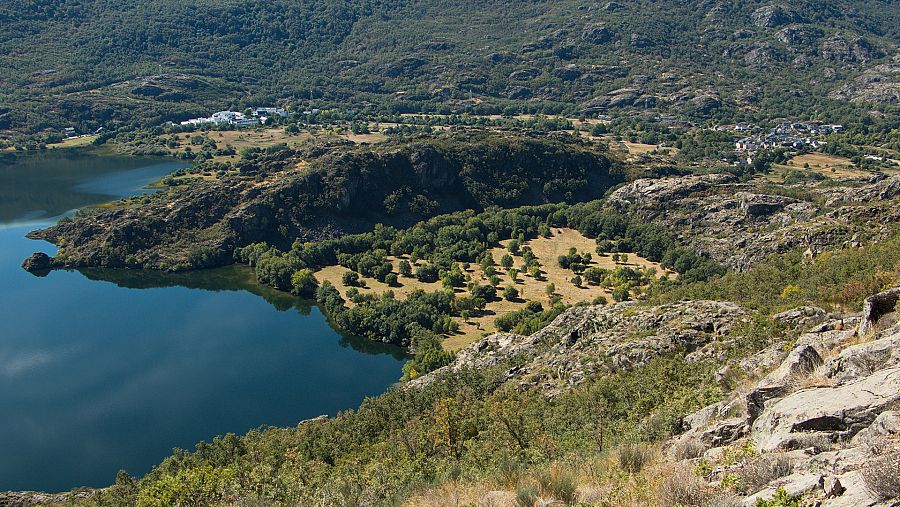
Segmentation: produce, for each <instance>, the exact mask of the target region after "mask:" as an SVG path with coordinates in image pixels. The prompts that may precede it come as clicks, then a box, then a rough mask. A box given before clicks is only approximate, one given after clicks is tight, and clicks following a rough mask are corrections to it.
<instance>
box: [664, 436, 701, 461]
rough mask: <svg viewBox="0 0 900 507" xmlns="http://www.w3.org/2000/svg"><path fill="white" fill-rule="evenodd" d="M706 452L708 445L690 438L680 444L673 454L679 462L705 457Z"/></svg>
mask: <svg viewBox="0 0 900 507" xmlns="http://www.w3.org/2000/svg"><path fill="white" fill-rule="evenodd" d="M704 452H706V445H705V444H704V443H703V442H701V441H700V439H698V438H693V437H692V438H688V439H685V440H683V441H680V442H678V443H677V444H676V445H675V449H673V451H672V454H673V456H674V457H675V459H677V460H678V461H682V460H687V459H694V458H699V457H700V456H703V453H704Z"/></svg>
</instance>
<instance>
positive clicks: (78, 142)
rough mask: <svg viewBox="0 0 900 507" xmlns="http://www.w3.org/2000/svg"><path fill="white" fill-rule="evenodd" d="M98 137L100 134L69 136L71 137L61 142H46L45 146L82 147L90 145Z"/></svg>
mask: <svg viewBox="0 0 900 507" xmlns="http://www.w3.org/2000/svg"><path fill="white" fill-rule="evenodd" d="M98 137H100V136H96V135H94V136H79V137H73V138H71V139H65V140H63V141H61V142H58V143H54V144H48V145H47V148H49V149H54V148H81V147H84V146H90V144H91V143H93V142H94V140H95V139H97V138H98Z"/></svg>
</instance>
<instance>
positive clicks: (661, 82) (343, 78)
mask: <svg viewBox="0 0 900 507" xmlns="http://www.w3.org/2000/svg"><path fill="white" fill-rule="evenodd" d="M0 23H2V25H3V26H4V28H5V30H4V34H3V35H0V49H2V51H0V54H2V55H3V56H0V69H2V72H0V92H2V96H3V99H2V105H0V107H2V109H0V129H3V128H12V129H18V130H22V129H26V130H40V129H42V128H46V127H58V126H60V125H63V124H67V123H78V122H79V121H80V122H82V123H83V125H84V127H85V128H87V127H89V126H90V127H94V126H100V125H107V126H114V125H117V124H121V123H125V124H132V123H137V124H141V123H145V124H157V123H159V122H160V121H162V120H164V119H179V118H183V117H187V116H190V115H191V114H195V113H198V112H201V111H208V110H209V109H211V108H220V107H226V106H235V107H238V106H241V105H246V104H250V103H260V102H267V101H273V100H276V99H287V100H290V101H295V100H308V99H309V98H310V97H312V98H313V100H315V101H317V102H316V103H317V104H329V105H338V104H339V105H341V106H343V107H348V108H358V107H364V106H365V104H368V103H372V104H374V105H375V107H377V108H379V109H383V110H400V111H419V110H425V111H429V110H431V111H434V110H440V109H463V108H469V109H472V110H475V111H478V110H479V108H480V109H481V110H483V111H484V112H491V111H500V110H502V109H503V108H504V107H507V106H510V105H511V106H513V107H515V108H517V109H521V108H525V109H530V110H545V111H553V110H569V111H573V112H574V111H578V110H587V111H594V112H596V111H597V110H605V109H607V108H610V107H611V108H613V109H615V108H618V107H622V106H625V107H631V106H637V107H648V106H649V107H659V108H661V109H673V110H676V111H684V112H688V113H691V114H701V115H710V114H719V115H733V114H735V113H736V111H738V110H741V111H750V112H753V111H754V110H760V109H762V110H766V112H767V113H770V114H775V115H778V114H777V113H779V112H782V113H784V114H785V115H787V114H799V113H800V112H805V113H809V112H812V111H814V110H815V106H816V104H828V103H829V100H830V99H828V97H829V95H831V96H833V97H835V98H837V99H847V98H851V99H852V98H860V97H861V98H865V99H867V100H871V101H876V102H877V101H882V102H888V103H891V102H894V103H895V102H896V101H897V97H896V95H895V94H893V93H892V92H891V89H892V87H890V86H887V87H886V88H885V87H884V86H883V85H884V82H885V81H884V80H885V79H887V80H888V83H890V82H895V81H891V80H896V66H897V62H896V61H895V60H894V59H893V58H894V56H895V55H896V48H897V44H898V40H900V30H898V28H897V27H898V26H900V7H898V6H897V4H896V2H890V1H877V0H869V1H862V0H829V1H827V2H810V1H802V0H794V1H790V2H781V3H777V4H772V3H767V2H759V1H753V2H738V1H735V0H728V1H726V0H721V1H710V0H689V1H679V0H656V1H639V2H622V3H619V2H609V3H606V4H603V3H597V2H594V1H587V0H563V1H552V2H551V1H541V0H535V1H531V2H513V1H510V0H504V1H499V2H489V3H487V2H475V1H471V0H469V1H462V2H446V1H440V0H392V1H362V0H355V1H351V0H328V1H320V2H309V1H306V2H297V1H287V0H279V1H274V2H238V1H234V0H203V1H201V2H194V3H192V5H191V6H185V5H183V4H181V3H179V2H175V1H173V0H156V1H154V2H137V1H135V0H128V1H124V2H112V1H110V0H42V1H36V0H27V1H26V0H14V1H10V2H5V3H4V5H3V6H0ZM867 69H868V70H871V69H876V70H875V71H874V72H876V73H878V75H879V76H882V78H883V79H880V80H877V79H876V80H874V81H876V82H879V83H881V88H880V91H875V92H872V91H871V90H870V89H869V88H871V86H869V85H871V83H872V82H873V79H872V78H871V77H869V78H867V79H866V78H863V83H862V84H861V85H860V84H859V83H856V86H853V84H854V83H855V81H854V80H856V79H857V78H860V76H861V75H862V72H863V71H864V70H867ZM867 83H868V84H867ZM623 88H624V89H626V92H620V93H617V94H613V95H608V92H611V91H615V90H621V89H623ZM786 92H790V93H789V94H788V95H785V93H786ZM774 98H777V99H778V102H779V105H778V109H779V110H780V111H779V110H776V108H774V107H773V106H769V105H768V104H769V101H771V100H772V99H774Z"/></svg>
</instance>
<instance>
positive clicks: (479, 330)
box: [315, 229, 673, 350]
mask: <svg viewBox="0 0 900 507" xmlns="http://www.w3.org/2000/svg"><path fill="white" fill-rule="evenodd" d="M551 232H552V236H551V237H550V238H537V239H534V240H530V241H527V242H526V243H525V246H528V247H530V248H531V249H532V251H533V252H534V255H535V257H537V259H538V261H539V262H540V263H541V265H542V267H541V270H542V272H543V274H542V276H541V279H535V278H532V277H530V276H526V275H524V274H519V275H518V278H517V281H516V282H513V281H512V280H511V279H510V277H509V274H508V273H506V270H505V269H503V268H502V267H501V266H499V261H500V259H501V258H502V257H503V255H504V254H506V253H508V251H507V249H506V245H507V244H508V241H507V242H503V244H502V246H499V247H496V248H494V249H492V250H491V254H492V255H493V256H494V260H495V261H496V262H497V263H498V265H497V266H496V269H497V276H498V277H499V278H500V285H499V289H500V290H502V288H503V287H506V286H514V287H515V288H516V289H518V290H519V299H518V300H516V301H507V300H505V299H498V300H495V301H492V302H490V303H488V305H487V307H486V308H485V311H484V312H483V313H480V314H478V315H475V316H472V317H471V318H470V319H469V320H468V321H466V322H463V321H462V319H457V322H458V324H459V331H458V332H457V333H456V334H454V335H452V336H450V337H448V338H447V339H446V340H444V348H445V349H447V350H459V349H461V348H463V347H465V346H466V345H469V344H470V343H472V342H474V341H476V340H478V339H480V338H481V337H482V336H484V335H485V334H489V333H493V332H495V331H496V327H495V326H494V321H495V320H496V319H497V318H498V317H500V316H501V315H505V314H506V313H509V312H513V311H516V310H520V309H522V308H523V307H524V305H525V303H526V302H527V301H539V302H540V303H541V304H542V305H544V307H545V308H549V307H550V296H549V295H548V294H547V285H548V284H550V283H553V285H554V286H555V288H556V291H555V294H556V295H557V296H559V297H560V298H561V300H562V302H564V303H566V304H570V305H571V304H575V303H578V302H581V301H593V300H594V299H595V298H597V297H598V296H603V297H605V298H606V299H607V301H612V296H611V295H610V293H609V291H608V290H606V289H604V288H603V287H599V286H590V285H587V284H585V285H584V286H583V287H576V286H575V285H574V284H573V283H572V281H571V278H572V276H573V274H572V272H571V271H569V270H566V269H563V268H561V267H559V264H558V263H557V258H558V257H559V256H560V255H563V254H566V253H568V251H569V248H571V247H575V248H576V249H577V250H578V251H579V252H591V253H592V254H593V256H594V259H593V261H592V262H591V264H590V266H594V267H601V268H606V269H614V268H615V267H616V264H615V263H614V262H613V261H612V258H611V257H610V256H605V257H600V256H598V255H596V253H595V252H594V249H595V248H596V243H595V241H594V240H592V239H590V238H587V237H585V236H584V235H582V234H581V233H580V232H578V231H576V230H574V229H553V230H552V231H551ZM404 258H405V257H404ZM404 258H398V257H388V260H389V261H390V262H391V264H392V265H393V266H394V271H395V272H397V271H398V270H399V268H398V266H399V264H400V261H401V259H404ZM405 259H406V260H409V259H408V258H405ZM513 260H514V263H513V267H515V268H522V267H523V266H524V260H523V259H522V257H520V256H516V257H514V258H513ZM423 263H424V261H419V262H418V263H416V266H419V265H422V264H423ZM623 265H627V266H632V267H635V266H643V267H653V268H656V270H657V273H658V274H659V275H660V276H662V275H663V274H668V275H670V276H671V275H672V274H673V273H670V272H669V273H667V272H666V270H664V269H663V268H662V266H660V265H659V264H657V263H653V262H650V261H648V260H646V259H642V258H640V257H638V256H637V255H635V254H629V255H628V263H627V264H623ZM413 270H415V266H414V267H413ZM347 271H349V269H347V268H345V267H343V266H328V267H326V268H323V269H320V270H319V271H317V272H316V273H315V276H316V279H317V280H318V281H319V283H322V282H324V281H329V282H331V284H332V285H334V286H335V287H336V288H337V289H338V291H340V293H341V296H343V297H344V299H345V300H347V290H348V289H349V287H345V286H344V285H343V284H342V283H341V277H342V276H343V275H344V273H346V272H347ZM466 273H467V274H468V275H469V276H471V277H472V280H473V281H475V282H477V283H480V284H486V283H488V281H487V278H486V277H485V276H484V272H483V270H482V269H481V267H480V266H478V265H476V264H472V265H471V267H470V268H469V269H468V270H467V271H466ZM362 280H363V281H364V282H365V284H366V287H364V288H359V291H360V292H362V293H370V294H381V293H383V292H385V291H388V290H392V291H394V294H396V296H397V297H398V298H400V299H402V298H404V297H406V296H407V295H408V294H409V293H410V292H412V291H414V290H416V289H422V290H425V291H428V292H432V291H436V290H440V289H442V288H443V287H442V285H441V283H440V282H434V283H422V282H420V281H418V280H416V279H414V278H404V277H400V279H399V286H398V287H389V286H388V285H386V284H384V283H382V282H379V281H377V280H375V279H372V278H362ZM465 292H466V291H465V289H464V288H457V289H456V293H457V294H460V295H461V294H464V293H465ZM349 304H352V303H349Z"/></svg>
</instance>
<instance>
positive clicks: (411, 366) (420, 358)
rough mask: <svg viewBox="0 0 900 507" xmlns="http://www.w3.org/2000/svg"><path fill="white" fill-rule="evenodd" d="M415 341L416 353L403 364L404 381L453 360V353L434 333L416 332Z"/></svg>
mask: <svg viewBox="0 0 900 507" xmlns="http://www.w3.org/2000/svg"><path fill="white" fill-rule="evenodd" d="M413 342H414V346H413V348H414V350H415V353H414V354H415V355H414V356H413V358H412V359H411V360H409V361H407V362H406V364H404V365H403V381H409V380H412V379H414V378H416V377H418V376H420V375H424V374H426V373H428V372H430V371H434V370H436V369H438V368H440V367H442V366H446V365H448V364H450V362H451V361H452V360H453V354H451V353H450V352H447V351H446V350H444V348H443V347H442V346H441V341H440V339H438V337H437V336H435V335H434V333H430V332H428V331H425V330H422V331H420V332H419V333H417V334H416V336H415V337H414V339H413Z"/></svg>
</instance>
